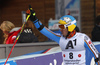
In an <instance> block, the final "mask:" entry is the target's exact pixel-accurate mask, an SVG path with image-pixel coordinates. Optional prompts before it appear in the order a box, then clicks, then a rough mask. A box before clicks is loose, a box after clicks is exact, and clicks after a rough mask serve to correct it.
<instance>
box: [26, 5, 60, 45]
mask: <svg viewBox="0 0 100 65" xmlns="http://www.w3.org/2000/svg"><path fill="white" fill-rule="evenodd" d="M26 13H27V15H30V20H31V21H32V22H33V23H34V25H35V27H36V28H37V29H38V30H39V31H40V32H41V33H42V34H43V35H45V36H46V37H48V38H50V39H52V40H54V41H55V42H57V43H58V44H59V40H60V35H57V34H55V33H54V32H52V31H51V30H49V29H48V28H46V27H45V26H44V25H43V24H42V23H41V22H40V21H39V19H38V18H37V17H36V14H35V12H34V11H33V9H32V8H31V6H30V7H29V9H28V10H27V11H26Z"/></svg>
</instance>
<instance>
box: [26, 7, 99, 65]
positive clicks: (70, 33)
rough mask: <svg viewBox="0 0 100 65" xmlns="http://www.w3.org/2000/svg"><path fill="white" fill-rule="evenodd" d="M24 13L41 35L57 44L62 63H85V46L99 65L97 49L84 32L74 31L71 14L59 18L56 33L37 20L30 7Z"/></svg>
mask: <svg viewBox="0 0 100 65" xmlns="http://www.w3.org/2000/svg"><path fill="white" fill-rule="evenodd" d="M26 13H27V15H30V20H31V21H32V22H33V23H34V25H35V26H36V28H37V29H38V30H39V31H40V32H41V33H42V34H43V35H45V36H46V37H48V38H50V39H52V40H54V41H55V42H57V43H58V44H59V46H60V47H61V50H62V57H63V64H64V65H87V64H86V62H88V61H86V58H88V57H86V48H87V49H88V50H90V52H91V54H93V56H94V57H95V62H96V64H97V65H99V62H98V61H99V52H98V50H97V49H96V48H95V46H94V45H93V43H92V41H91V40H90V38H89V37H88V36H87V35H86V34H84V33H80V32H76V31H75V28H76V19H75V18H74V17H73V16H70V15H65V16H62V17H61V18H60V20H59V22H58V23H59V28H60V29H61V33H62V34H56V33H54V32H52V31H50V30H49V29H48V28H46V27H45V26H44V25H43V24H42V23H41V22H40V21H39V19H38V18H37V17H36V14H35V12H34V10H32V8H31V7H29V9H28V10H27V11H26Z"/></svg>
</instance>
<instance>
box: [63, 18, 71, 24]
mask: <svg viewBox="0 0 100 65" xmlns="http://www.w3.org/2000/svg"><path fill="white" fill-rule="evenodd" d="M64 21H65V22H66V23H67V24H68V23H71V21H72V20H71V19H70V18H69V17H64Z"/></svg>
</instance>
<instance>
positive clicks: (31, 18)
mask: <svg viewBox="0 0 100 65" xmlns="http://www.w3.org/2000/svg"><path fill="white" fill-rule="evenodd" d="M26 14H27V15H30V20H31V21H33V23H35V22H34V21H36V20H38V19H37V17H36V14H35V11H33V9H32V8H31V6H30V5H29V9H28V10H27V11H26Z"/></svg>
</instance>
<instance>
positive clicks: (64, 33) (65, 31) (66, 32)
mask: <svg viewBox="0 0 100 65" xmlns="http://www.w3.org/2000/svg"><path fill="white" fill-rule="evenodd" d="M60 31H61V33H62V34H63V36H64V37H66V35H67V34H68V29H67V28H65V29H61V30H60Z"/></svg>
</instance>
